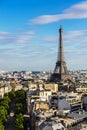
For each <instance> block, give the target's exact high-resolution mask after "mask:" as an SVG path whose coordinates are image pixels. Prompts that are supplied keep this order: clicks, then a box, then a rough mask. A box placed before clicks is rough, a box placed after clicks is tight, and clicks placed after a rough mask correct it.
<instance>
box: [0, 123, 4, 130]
mask: <svg viewBox="0 0 87 130" xmlns="http://www.w3.org/2000/svg"><path fill="white" fill-rule="evenodd" d="M0 130H4V125H3V124H2V122H1V121H0Z"/></svg>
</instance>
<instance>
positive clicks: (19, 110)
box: [15, 103, 23, 114]
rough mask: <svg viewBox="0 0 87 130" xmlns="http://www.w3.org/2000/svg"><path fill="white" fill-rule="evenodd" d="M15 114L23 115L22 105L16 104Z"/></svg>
mask: <svg viewBox="0 0 87 130" xmlns="http://www.w3.org/2000/svg"><path fill="white" fill-rule="evenodd" d="M15 113H16V114H18V113H23V105H22V103H16V107H15Z"/></svg>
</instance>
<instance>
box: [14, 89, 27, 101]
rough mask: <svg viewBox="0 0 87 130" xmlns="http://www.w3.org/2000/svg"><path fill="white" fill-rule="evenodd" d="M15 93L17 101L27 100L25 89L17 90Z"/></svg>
mask: <svg viewBox="0 0 87 130" xmlns="http://www.w3.org/2000/svg"><path fill="white" fill-rule="evenodd" d="M15 95H16V98H15V100H16V102H17V103H23V102H24V100H25V91H24V90H23V89H21V90H19V91H16V92H15Z"/></svg>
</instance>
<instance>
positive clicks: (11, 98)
mask: <svg viewBox="0 0 87 130" xmlns="http://www.w3.org/2000/svg"><path fill="white" fill-rule="evenodd" d="M8 96H9V98H10V100H11V101H12V102H13V101H15V92H13V91H11V92H10V93H9V94H8Z"/></svg>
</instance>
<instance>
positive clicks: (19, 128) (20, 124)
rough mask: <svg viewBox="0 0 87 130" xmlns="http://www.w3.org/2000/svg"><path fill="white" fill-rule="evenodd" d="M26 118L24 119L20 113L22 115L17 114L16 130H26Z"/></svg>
mask: <svg viewBox="0 0 87 130" xmlns="http://www.w3.org/2000/svg"><path fill="white" fill-rule="evenodd" d="M23 123H24V118H23V115H22V114H21V113H20V114H17V115H16V116H15V130H24V125H23Z"/></svg>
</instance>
